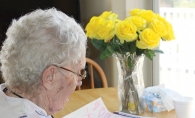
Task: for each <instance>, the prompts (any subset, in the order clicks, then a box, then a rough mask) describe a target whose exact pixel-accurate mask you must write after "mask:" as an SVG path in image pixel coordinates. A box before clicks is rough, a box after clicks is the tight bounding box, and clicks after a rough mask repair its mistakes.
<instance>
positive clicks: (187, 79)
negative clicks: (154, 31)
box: [154, 0, 195, 98]
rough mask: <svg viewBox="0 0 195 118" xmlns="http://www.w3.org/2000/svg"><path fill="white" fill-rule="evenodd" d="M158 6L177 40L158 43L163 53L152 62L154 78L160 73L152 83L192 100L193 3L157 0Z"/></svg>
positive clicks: (194, 78) (194, 68) (194, 58)
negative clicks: (171, 26)
mask: <svg viewBox="0 0 195 118" xmlns="http://www.w3.org/2000/svg"><path fill="white" fill-rule="evenodd" d="M154 3H155V2H154ZM159 5H160V7H159V13H160V14H161V16H163V17H165V18H166V19H167V20H168V21H170V22H171V23H172V25H173V28H174V31H175V36H176V39H175V40H174V41H171V42H163V41H162V42H161V45H160V47H159V49H161V50H163V52H164V54H160V55H159V56H158V58H156V60H155V61H157V63H156V62H155V61H154V62H155V63H154V68H157V69H156V70H155V69H154V75H155V73H158V71H159V74H156V75H155V76H154V84H156V85H157V84H163V83H164V84H165V87H166V88H170V89H172V90H175V91H178V92H179V93H180V94H181V95H184V96H192V97H194V98H195V94H194V92H193V90H195V56H194V54H195V36H194V34H195V0H159ZM155 66H156V67H155ZM158 79H159V80H158ZM156 80H157V81H156Z"/></svg>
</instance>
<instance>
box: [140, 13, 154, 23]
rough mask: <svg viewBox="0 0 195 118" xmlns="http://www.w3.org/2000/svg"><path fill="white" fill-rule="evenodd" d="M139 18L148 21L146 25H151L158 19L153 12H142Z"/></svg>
mask: <svg viewBox="0 0 195 118" xmlns="http://www.w3.org/2000/svg"><path fill="white" fill-rule="evenodd" d="M139 16H140V17H142V18H143V19H145V20H146V24H149V23H150V22H151V21H152V20H153V19H154V18H156V16H155V14H154V12H153V11H151V10H141V12H140V14H139Z"/></svg>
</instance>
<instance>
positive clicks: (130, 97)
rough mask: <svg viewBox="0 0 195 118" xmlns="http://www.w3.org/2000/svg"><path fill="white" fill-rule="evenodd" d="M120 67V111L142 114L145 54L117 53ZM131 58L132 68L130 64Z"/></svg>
mask: <svg viewBox="0 0 195 118" xmlns="http://www.w3.org/2000/svg"><path fill="white" fill-rule="evenodd" d="M115 56H116V59H117V67H118V99H119V104H120V106H119V111H122V112H125V113H130V114H142V113H143V107H142V104H141V96H142V95H143V90H144V88H145V87H144V80H143V75H142V67H143V61H144V55H140V56H137V55H136V54H135V53H134V54H130V53H127V54H123V55H122V54H115ZM128 57H130V58H131V64H132V68H130V67H129V66H128Z"/></svg>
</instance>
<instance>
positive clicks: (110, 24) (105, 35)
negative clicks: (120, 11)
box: [97, 20, 115, 42]
mask: <svg viewBox="0 0 195 118" xmlns="http://www.w3.org/2000/svg"><path fill="white" fill-rule="evenodd" d="M114 26H115V22H114V21H112V20H107V21H106V23H104V24H103V25H102V28H101V29H100V30H99V31H98V32H97V34H98V35H99V37H100V39H104V41H105V42H108V41H109V40H111V39H112V38H113V37H114V33H115V32H114Z"/></svg>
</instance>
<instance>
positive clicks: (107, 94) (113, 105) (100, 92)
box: [54, 88, 176, 118]
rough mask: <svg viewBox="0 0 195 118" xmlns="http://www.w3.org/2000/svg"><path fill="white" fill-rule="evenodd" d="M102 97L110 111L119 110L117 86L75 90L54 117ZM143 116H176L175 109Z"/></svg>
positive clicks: (164, 117) (157, 117)
mask: <svg viewBox="0 0 195 118" xmlns="http://www.w3.org/2000/svg"><path fill="white" fill-rule="evenodd" d="M99 97H101V98H102V100H103V102H104V104H105V105H106V107H107V109H108V110H109V111H110V112H114V111H118V108H119V101H118V97H117V88H97V89H86V90H80V91H75V92H73V94H72V95H71V96H70V98H69V102H68V103H66V105H65V107H64V109H63V110H61V111H59V112H57V113H56V114H55V115H54V118H62V117H63V116H65V115H67V114H69V113H71V112H73V111H75V110H77V109H79V108H81V107H83V106H85V105H86V104H88V103H90V102H92V101H94V100H96V99H98V98H99ZM141 116H151V117H156V118H176V116H175V111H174V110H171V111H170V112H167V111H165V112H160V113H150V112H148V111H145V112H144V113H143V114H141Z"/></svg>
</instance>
